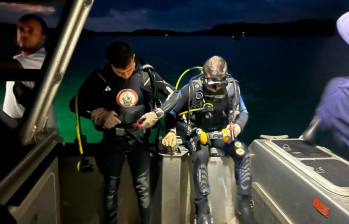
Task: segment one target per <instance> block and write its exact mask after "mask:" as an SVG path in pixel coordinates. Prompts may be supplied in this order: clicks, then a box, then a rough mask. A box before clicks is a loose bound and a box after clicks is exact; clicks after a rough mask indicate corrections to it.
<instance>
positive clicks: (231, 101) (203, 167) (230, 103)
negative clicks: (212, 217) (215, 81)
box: [166, 78, 251, 223]
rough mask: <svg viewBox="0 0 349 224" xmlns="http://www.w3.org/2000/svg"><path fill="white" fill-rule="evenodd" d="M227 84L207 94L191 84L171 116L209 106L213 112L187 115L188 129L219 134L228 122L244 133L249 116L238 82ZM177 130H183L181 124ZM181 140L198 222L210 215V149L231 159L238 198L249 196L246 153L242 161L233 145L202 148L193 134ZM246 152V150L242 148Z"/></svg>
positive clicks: (211, 144) (200, 84)
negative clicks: (185, 149) (186, 153)
mask: <svg viewBox="0 0 349 224" xmlns="http://www.w3.org/2000/svg"><path fill="white" fill-rule="evenodd" d="M230 80H231V81H232V82H231V83H229V84H228V85H227V86H224V87H222V89H221V90H220V91H219V92H216V93H212V92H210V91H208V90H207V89H206V88H205V86H204V85H203V82H202V79H201V78H197V79H194V80H192V81H191V82H190V83H189V84H187V85H186V86H184V87H183V88H182V89H181V91H180V95H181V97H180V99H179V100H178V102H177V105H176V107H175V108H174V109H173V110H172V111H171V112H170V114H171V115H172V116H173V117H176V116H177V115H178V114H179V113H181V112H183V111H187V110H188V108H190V109H196V108H202V107H204V105H205V104H206V105H207V104H212V105H213V109H212V108H211V109H207V110H199V111H195V110H194V111H193V112H191V113H189V114H187V119H188V120H189V123H190V126H191V129H194V128H200V129H202V130H204V131H205V132H212V131H220V130H222V129H223V128H225V127H226V126H227V125H228V124H229V123H230V122H233V123H235V124H239V126H240V127H241V130H243V129H244V127H245V125H246V123H247V120H248V112H247V109H246V106H245V104H244V102H243V100H242V98H241V96H240V91H239V87H238V83H237V81H236V80H234V79H233V78H230ZM237 113H238V115H237ZM171 115H169V116H167V119H166V120H167V126H168V128H171V127H173V126H174V123H175V122H174V121H173V117H172V116H171ZM180 127H183V124H182V125H180ZM178 129H180V128H177V133H180V132H181V131H180V130H178ZM183 133H185V134H184V135H186V134H188V133H187V131H184V132H183ZM180 135H181V134H180ZM184 140H185V142H186V145H187V147H188V149H189V151H190V153H191V155H192V160H193V166H194V169H193V177H194V188H195V204H196V213H197V215H198V216H199V219H200V215H203V216H205V215H207V214H209V207H208V201H207V196H208V194H209V192H210V189H209V183H208V176H207V175H208V174H207V164H208V159H209V156H210V154H209V147H217V148H221V149H223V150H224V152H225V153H226V154H227V155H229V156H231V157H232V158H233V159H234V161H235V178H236V183H237V185H238V190H237V193H238V197H240V198H242V197H243V196H247V197H249V196H250V186H251V174H250V160H249V157H248V154H247V153H245V155H244V156H242V157H241V156H238V155H236V153H235V150H234V147H233V145H232V144H231V143H224V142H223V141H222V140H211V141H210V142H209V143H208V144H206V145H202V144H200V142H199V138H198V136H197V135H196V134H194V135H192V136H184ZM245 150H247V147H245ZM198 223H206V221H203V222H200V221H198Z"/></svg>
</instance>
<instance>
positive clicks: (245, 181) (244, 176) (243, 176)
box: [237, 154, 252, 196]
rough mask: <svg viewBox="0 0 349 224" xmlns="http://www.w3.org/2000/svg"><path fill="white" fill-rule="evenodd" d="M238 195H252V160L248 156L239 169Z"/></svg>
mask: <svg viewBox="0 0 349 224" xmlns="http://www.w3.org/2000/svg"><path fill="white" fill-rule="evenodd" d="M237 184H238V189H237V193H238V195H246V196H250V195H251V184H252V176H251V159H250V157H249V155H248V154H247V155H246V156H244V158H243V159H242V160H241V162H240V165H239V167H238V183H237Z"/></svg>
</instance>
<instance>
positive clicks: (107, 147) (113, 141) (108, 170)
mask: <svg viewBox="0 0 349 224" xmlns="http://www.w3.org/2000/svg"><path fill="white" fill-rule="evenodd" d="M106 59H107V63H106V64H105V65H104V66H103V67H102V69H97V70H95V71H94V72H93V73H92V74H91V75H90V76H89V77H88V78H87V79H86V81H85V82H84V83H83V84H82V86H81V87H80V89H79V92H78V99H79V101H78V111H79V115H80V116H82V117H85V118H87V119H91V121H92V123H93V124H94V125H95V127H96V129H97V130H98V131H102V132H103V139H102V141H101V142H100V144H99V147H98V150H97V154H96V161H97V164H98V168H99V170H100V171H101V173H102V174H103V176H104V182H105V193H104V202H105V203H104V204H105V213H106V214H105V217H106V222H107V223H110V224H113V223H116V222H117V212H116V211H117V210H118V209H117V199H118V190H119V183H120V176H121V169H122V167H123V162H124V161H125V157H126V155H127V159H128V162H129V165H130V169H131V173H132V176H133V181H134V188H135V191H136V193H137V197H138V205H139V212H140V219H141V220H140V222H141V223H144V224H148V223H150V218H149V217H150V192H149V186H150V183H149V167H150V153H149V149H148V145H147V144H144V143H147V139H146V133H145V132H146V131H150V129H149V128H151V127H152V126H154V125H155V123H156V122H157V121H158V120H159V119H160V118H161V117H163V116H164V114H165V113H167V112H168V111H170V110H171V109H172V108H173V107H174V105H175V104H176V101H177V98H178V93H177V92H176V91H175V89H174V87H172V86H171V85H170V84H168V83H167V82H166V81H165V80H163V78H162V77H161V76H160V75H159V74H158V73H157V72H156V71H155V70H154V68H153V67H151V66H150V65H144V64H141V63H140V62H139V61H138V60H137V59H136V56H135V54H134V53H133V51H132V50H131V48H130V46H129V45H128V44H127V43H125V42H114V43H112V44H110V45H109V46H108V47H107V49H106ZM155 90H156V91H155ZM154 92H156V93H157V92H158V93H159V94H162V95H164V96H165V97H166V96H167V99H166V101H165V102H163V103H162V104H161V105H157V107H155V103H154V101H155V100H153V99H154V98H155V97H154V95H155V94H153V93H154ZM74 98H75V97H73V99H72V100H71V101H70V109H71V110H72V111H75V107H74ZM142 115H143V116H142ZM138 121H143V122H142V123H141V124H142V126H141V128H138V126H139V124H140V122H138ZM147 129H148V130H147Z"/></svg>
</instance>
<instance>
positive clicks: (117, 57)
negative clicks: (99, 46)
mask: <svg viewBox="0 0 349 224" xmlns="http://www.w3.org/2000/svg"><path fill="white" fill-rule="evenodd" d="M105 56H106V59H107V61H108V62H109V63H110V64H112V65H114V66H115V67H116V68H126V67H127V65H129V64H130V61H131V59H132V56H133V52H132V50H131V47H130V46H129V45H128V44H127V43H126V42H123V41H118V42H114V43H112V44H110V45H109V46H108V47H107V49H106V50H105Z"/></svg>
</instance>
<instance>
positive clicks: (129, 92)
mask: <svg viewBox="0 0 349 224" xmlns="http://www.w3.org/2000/svg"><path fill="white" fill-rule="evenodd" d="M115 100H116V103H117V104H118V105H119V106H121V107H132V106H135V105H137V103H138V95H137V93H136V91H134V90H133V89H122V90H120V91H119V92H118V94H117V95H116V98H115Z"/></svg>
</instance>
